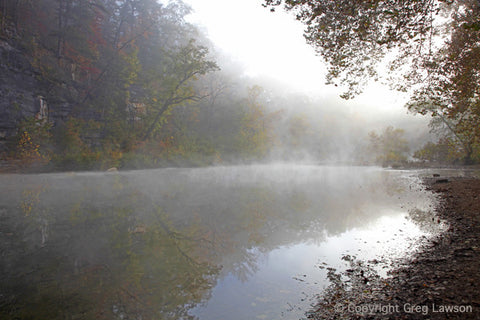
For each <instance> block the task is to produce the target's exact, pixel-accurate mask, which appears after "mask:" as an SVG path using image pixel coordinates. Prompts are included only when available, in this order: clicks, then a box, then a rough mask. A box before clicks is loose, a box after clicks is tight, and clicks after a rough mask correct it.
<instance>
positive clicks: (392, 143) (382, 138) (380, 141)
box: [368, 126, 408, 165]
mask: <svg viewBox="0 0 480 320" xmlns="http://www.w3.org/2000/svg"><path fill="white" fill-rule="evenodd" d="M404 133H405V131H404V130H402V129H395V128H393V127H392V126H389V127H387V128H385V130H384V131H383V133H381V134H380V135H378V134H377V133H376V132H375V131H372V132H370V133H369V134H368V136H369V140H370V146H369V148H368V153H369V155H370V156H371V157H373V159H372V160H373V161H374V162H376V163H379V164H382V165H394V164H398V163H399V162H403V161H406V160H407V156H406V153H407V152H408V144H407V140H405V138H403V135H404Z"/></svg>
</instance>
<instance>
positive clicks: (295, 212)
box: [0, 163, 434, 320]
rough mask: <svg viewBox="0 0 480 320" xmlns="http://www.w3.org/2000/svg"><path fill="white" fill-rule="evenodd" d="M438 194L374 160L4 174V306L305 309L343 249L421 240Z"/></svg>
mask: <svg viewBox="0 0 480 320" xmlns="http://www.w3.org/2000/svg"><path fill="white" fill-rule="evenodd" d="M433 203H434V198H433V196H432V195H431V194H430V193H428V192H426V191H425V190H423V188H422V186H421V184H420V181H419V178H418V172H416V171H400V170H386V169H382V168H377V167H346V166H317V165H306V164H303V165H293V164H282V163H279V164H271V165H248V166H225V167H222V166H219V167H208V168H194V169H189V168H169V169H156V170H139V171H126V172H115V173H106V172H79V173H73V172H71V173H51V174H38V175H21V174H4V175H0V243H1V244H0V249H1V260H0V318H15V317H18V318H30V319H200V320H212V319H230V320H235V319H300V318H302V317H304V313H305V312H306V311H307V310H308V309H309V306H310V305H311V304H312V303H314V302H315V299H316V297H317V294H320V293H321V292H322V290H323V289H324V288H325V287H326V286H327V285H328V280H327V276H326V275H327V271H328V268H336V269H342V268H345V267H346V265H345V263H346V262H345V261H343V260H342V256H344V255H347V254H348V255H352V256H356V257H358V258H359V259H364V260H369V259H379V260H381V261H382V262H383V261H389V260H391V259H395V258H397V257H400V256H402V255H403V254H405V253H408V251H409V250H413V249H414V247H413V245H414V244H413V243H414V241H415V240H416V239H418V238H419V237H421V236H424V235H426V234H427V233H428V230H425V229H423V228H422V227H421V225H422V224H421V223H420V224H419V223H414V220H421V219H422V217H423V218H425V217H426V218H427V219H428V217H429V212H431V211H432V210H433V209H432V208H433ZM387 265H388V264H383V263H380V264H379V265H378V269H379V271H380V272H382V270H385V268H386V267H387Z"/></svg>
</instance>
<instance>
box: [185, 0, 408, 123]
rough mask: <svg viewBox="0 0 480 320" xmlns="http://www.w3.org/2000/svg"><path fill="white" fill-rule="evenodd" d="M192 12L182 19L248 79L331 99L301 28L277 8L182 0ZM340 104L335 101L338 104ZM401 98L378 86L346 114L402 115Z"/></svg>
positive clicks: (255, 2) (257, 2)
mask: <svg viewBox="0 0 480 320" xmlns="http://www.w3.org/2000/svg"><path fill="white" fill-rule="evenodd" d="M184 2H185V3H187V4H189V5H190V6H191V7H192V8H193V10H194V12H193V13H192V14H191V15H190V16H189V17H187V19H188V20H189V21H190V22H192V23H195V24H197V25H199V26H200V27H201V28H203V29H204V30H205V31H206V33H207V35H208V37H209V38H210V40H211V41H212V42H213V43H214V44H215V45H216V46H217V47H219V48H221V49H222V50H223V51H224V52H225V53H227V54H229V55H230V56H232V57H233V58H235V59H236V60H238V61H239V62H241V63H242V64H243V65H244V67H245V73H246V74H247V75H249V76H252V77H259V78H272V79H275V80H276V81H279V82H282V83H284V84H285V85H286V87H288V88H289V90H292V91H296V92H301V93H307V94H309V95H314V96H319V97H325V98H330V99H332V97H338V95H339V94H340V93H341V92H342V91H341V90H339V88H336V87H334V86H327V85H325V74H326V66H325V64H324V63H323V62H322V59H321V58H320V57H318V56H317V55H315V50H314V49H313V48H312V47H311V46H309V45H308V44H307V43H306V42H305V39H304V37H303V28H304V26H303V25H302V24H301V23H300V22H298V21H296V20H295V19H294V16H293V15H292V14H289V13H287V12H284V11H283V10H280V9H279V8H278V9H277V10H276V12H275V13H272V12H270V10H269V9H268V8H264V7H263V6H262V5H261V4H262V0H242V1H238V0H184ZM338 100H339V101H340V98H338ZM405 102H406V97H405V96H402V95H400V94H398V93H396V92H392V91H390V90H389V89H388V88H386V87H385V86H382V85H380V84H378V83H374V84H372V85H371V86H370V87H369V88H367V89H366V90H365V93H364V94H362V95H360V96H358V97H357V98H355V99H354V100H351V101H343V102H341V103H342V104H343V105H344V106H345V107H347V108H357V107H361V108H363V110H364V111H367V110H369V111H371V112H377V111H378V112H381V113H392V112H395V113H403V114H405V113H406V110H405V108H404V107H403V105H404V103H405Z"/></svg>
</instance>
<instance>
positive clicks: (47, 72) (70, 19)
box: [0, 0, 275, 169]
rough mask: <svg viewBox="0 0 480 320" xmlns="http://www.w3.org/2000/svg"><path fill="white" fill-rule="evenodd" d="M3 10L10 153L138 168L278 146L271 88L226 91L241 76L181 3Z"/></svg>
mask: <svg viewBox="0 0 480 320" xmlns="http://www.w3.org/2000/svg"><path fill="white" fill-rule="evenodd" d="M0 13H1V14H0V16H1V19H2V20H1V29H0V52H1V69H2V75H1V76H0V90H1V91H2V92H1V95H2V101H1V105H0V112H1V119H2V120H1V122H0V132H1V137H0V138H1V143H2V144H1V147H2V150H1V152H2V154H3V155H4V157H5V158H9V159H14V160H17V161H18V162H20V163H21V165H23V166H31V165H32V164H35V165H36V166H42V167H45V166H47V167H54V168H59V169H105V168H109V167H112V166H116V167H119V166H120V167H125V168H135V167H155V166H162V165H169V164H170V165H171V164H180V165H195V164H207V163H212V162H221V161H223V160H224V159H231V158H233V157H239V156H241V157H242V158H250V159H254V158H259V157H262V156H263V155H265V153H266V150H267V144H269V145H271V141H269V139H271V138H272V137H271V135H270V133H269V132H268V130H269V126H270V122H271V119H272V118H275V114H272V115H269V114H268V112H267V111H266V110H264V107H263V106H262V105H261V104H260V103H259V101H258V98H259V96H260V95H261V91H262V90H261V88H259V87H254V86H251V87H247V85H245V84H244V86H243V88H242V89H241V90H239V89H238V88H236V93H232V92H230V93H228V94H227V91H228V90H229V88H230V87H231V86H232V79H224V78H225V77H223V78H222V73H220V72H218V71H219V67H218V66H217V64H216V62H215V60H214V58H213V57H212V55H211V54H210V53H209V47H211V45H210V44H209V42H208V40H207V39H206V38H205V37H204V36H203V35H202V34H201V33H200V32H199V31H198V30H197V28H196V27H194V26H193V25H191V24H189V23H187V22H186V21H185V16H186V15H187V14H188V13H189V8H188V7H187V6H185V5H184V4H183V3H182V2H172V3H170V4H168V5H163V4H161V3H159V2H157V1H155V0H141V1H140V0H123V1H113V0H89V1H79V0H39V1H8V0H7V1H1V2H0ZM237 86H238V85H237ZM239 92H240V93H239ZM222 99H223V101H221V103H219V102H220V100H222Z"/></svg>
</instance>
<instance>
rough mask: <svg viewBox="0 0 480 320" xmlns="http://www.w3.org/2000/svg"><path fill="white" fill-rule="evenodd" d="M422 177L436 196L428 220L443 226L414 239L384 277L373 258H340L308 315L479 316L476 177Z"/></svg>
mask: <svg viewBox="0 0 480 320" xmlns="http://www.w3.org/2000/svg"><path fill="white" fill-rule="evenodd" d="M422 181H423V184H424V186H425V188H426V189H427V190H429V191H431V192H433V193H434V194H436V196H437V197H438V199H439V201H438V203H437V205H436V207H435V216H432V217H431V218H430V220H431V221H430V222H429V223H431V224H439V223H445V225H446V228H445V230H444V231H442V232H441V233H440V234H438V235H435V236H433V237H431V238H426V239H425V238H423V239H420V240H419V241H421V243H420V244H419V247H418V249H417V251H416V252H414V253H412V254H410V255H409V256H407V257H404V258H402V259H401V260H397V261H395V262H393V263H392V267H393V269H392V271H390V272H389V276H388V277H387V278H381V277H380V276H378V274H376V272H375V271H374V270H373V267H372V264H373V263H378V262H377V261H373V262H372V261H370V262H362V261H357V260H355V259H353V258H351V257H346V258H345V259H344V260H346V261H347V262H349V263H350V265H351V268H349V269H347V271H346V272H343V273H341V274H338V273H335V272H334V271H332V272H331V274H330V276H329V278H330V280H331V285H330V286H329V287H328V288H327V289H326V290H325V291H324V292H323V293H322V294H321V295H319V302H318V304H316V305H315V306H314V308H313V309H312V310H311V311H310V312H308V313H307V318H308V319H480V290H479V289H478V283H480V179H478V178H462V177H455V178H453V177H441V178H437V177H433V178H424V179H423V180H422ZM332 280H333V281H332Z"/></svg>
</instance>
